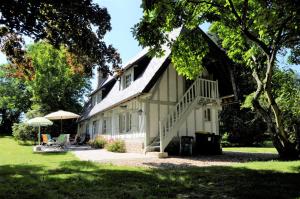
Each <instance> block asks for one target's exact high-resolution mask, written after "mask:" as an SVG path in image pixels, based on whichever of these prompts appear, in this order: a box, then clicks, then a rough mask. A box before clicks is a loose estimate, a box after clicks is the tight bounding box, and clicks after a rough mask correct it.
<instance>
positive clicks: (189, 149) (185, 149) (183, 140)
mask: <svg viewBox="0 0 300 199" xmlns="http://www.w3.org/2000/svg"><path fill="white" fill-rule="evenodd" d="M193 141H194V137H193V136H181V137H180V155H192V154H193Z"/></svg>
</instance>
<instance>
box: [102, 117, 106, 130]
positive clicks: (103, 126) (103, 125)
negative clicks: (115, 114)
mask: <svg viewBox="0 0 300 199" xmlns="http://www.w3.org/2000/svg"><path fill="white" fill-rule="evenodd" d="M106 133H107V120H106V119H103V123H102V134H106Z"/></svg>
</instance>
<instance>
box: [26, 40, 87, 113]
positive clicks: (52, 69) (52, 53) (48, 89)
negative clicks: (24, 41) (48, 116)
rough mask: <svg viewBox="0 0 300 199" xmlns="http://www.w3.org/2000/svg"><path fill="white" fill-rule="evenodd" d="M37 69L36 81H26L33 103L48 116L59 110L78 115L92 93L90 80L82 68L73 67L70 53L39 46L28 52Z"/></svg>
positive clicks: (34, 79)
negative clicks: (88, 94)
mask: <svg viewBox="0 0 300 199" xmlns="http://www.w3.org/2000/svg"><path fill="white" fill-rule="evenodd" d="M27 54H28V56H30V57H31V59H32V65H33V68H34V72H33V75H32V76H33V77H34V78H33V79H32V80H26V81H25V85H26V89H27V90H28V91H29V92H30V93H31V94H32V98H31V102H32V103H33V104H38V105H40V106H41V109H42V110H43V111H44V112H45V113H47V112H50V111H56V110H59V109H63V110H69V111H74V112H76V113H79V112H80V111H81V108H82V104H83V97H84V95H85V94H86V93H87V91H89V90H90V78H89V77H88V75H87V74H85V73H84V66H83V65H82V64H73V62H72V61H70V59H71V58H70V53H68V51H67V50H66V49H65V48H64V47H60V49H56V48H54V47H53V46H51V45H50V44H47V43H45V42H39V43H36V44H33V45H31V46H29V47H28V49H27Z"/></svg>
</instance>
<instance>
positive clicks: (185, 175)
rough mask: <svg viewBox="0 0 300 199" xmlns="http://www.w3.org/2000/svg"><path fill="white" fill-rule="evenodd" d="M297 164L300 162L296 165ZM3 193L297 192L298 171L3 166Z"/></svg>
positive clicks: (236, 194)
mask: <svg viewBox="0 0 300 199" xmlns="http://www.w3.org/2000/svg"><path fill="white" fill-rule="evenodd" d="M296 169H297V170H299V168H296ZM0 174H1V175H0V184H1V186H0V198H126V199H127V198H128V199H129V198H297V197H300V190H299V186H300V181H299V179H300V174H299V173H280V172H274V171H273V172H272V171H255V170H250V169H246V168H233V167H228V166H226V167H221V166H218V167H201V168H189V169H180V170H179V169H170V170H158V169H138V168H125V167H115V166H111V165H98V164H94V163H92V162H82V161H69V162H63V163H62V164H61V165H60V166H59V167H58V168H55V169H50V170H46V169H45V168H43V167H42V166H31V165H15V166H10V165H4V166H0Z"/></svg>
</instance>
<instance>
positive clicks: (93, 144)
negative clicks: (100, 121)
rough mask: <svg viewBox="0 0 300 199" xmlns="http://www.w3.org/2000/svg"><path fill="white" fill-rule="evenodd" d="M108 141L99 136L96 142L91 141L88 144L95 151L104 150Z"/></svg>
mask: <svg viewBox="0 0 300 199" xmlns="http://www.w3.org/2000/svg"><path fill="white" fill-rule="evenodd" d="M106 143H107V141H106V139H105V138H104V137H102V136H97V137H96V138H95V139H94V140H90V141H89V142H88V144H89V145H90V146H91V147H93V148H95V149H102V148H104V147H105V145H106Z"/></svg>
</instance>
